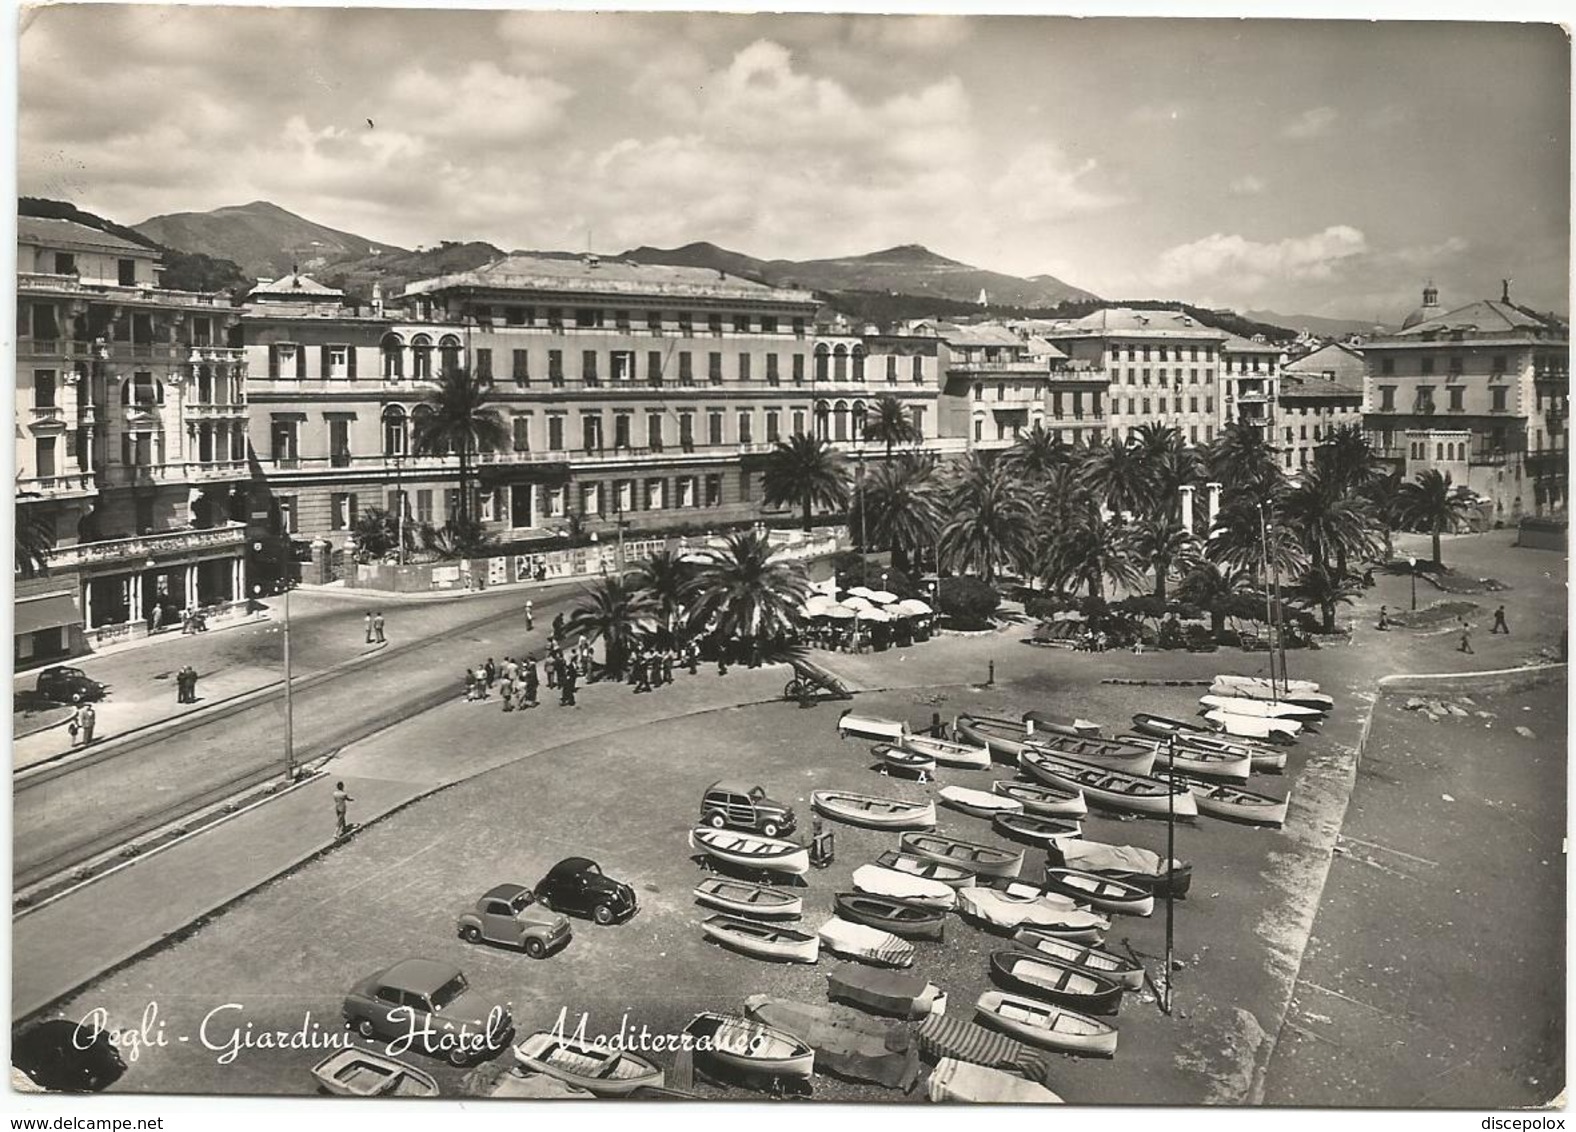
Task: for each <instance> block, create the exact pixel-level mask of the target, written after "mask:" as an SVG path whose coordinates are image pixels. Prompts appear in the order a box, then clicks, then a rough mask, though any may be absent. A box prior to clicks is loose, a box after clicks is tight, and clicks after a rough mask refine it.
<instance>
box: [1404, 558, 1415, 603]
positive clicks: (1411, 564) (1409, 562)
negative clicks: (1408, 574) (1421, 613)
mask: <svg viewBox="0 0 1576 1132" xmlns="http://www.w3.org/2000/svg"><path fill="white" fill-rule="evenodd" d="M1406 564H1407V566H1408V567H1409V568H1410V569H1411V571H1412V612H1413V613H1416V612H1417V559H1416V558H1415V557H1408V558H1407V560H1406Z"/></svg>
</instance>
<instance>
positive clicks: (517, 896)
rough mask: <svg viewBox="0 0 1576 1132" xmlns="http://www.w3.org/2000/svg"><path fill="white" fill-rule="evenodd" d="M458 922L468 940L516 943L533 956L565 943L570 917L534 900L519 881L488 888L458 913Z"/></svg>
mask: <svg viewBox="0 0 1576 1132" xmlns="http://www.w3.org/2000/svg"><path fill="white" fill-rule="evenodd" d="M458 926H459V932H460V938H462V939H464V940H465V941H466V942H467V943H482V942H484V941H485V942H487V943H501V944H503V945H504V946H505V947H518V948H520V949H522V950H523V951H524V952H525V953H526V954H527V955H529V956H530V957H531V958H532V959H542V958H544V957H546V955H547V953H548V952H550V951H556V950H557V949H559V948H561V947H565V946H567V945H568V943H569V939H570V930H569V921H568V920H566V919H565V918H564V917H563V916H561V915H559V914H558V913H557V912H554V911H552V910H551V909H549V908H547V907H545V906H544V905H542V904H539V903H537V899H536V895H535V894H534V893H533V892H532V891H531V890H530V889H529V888H526V887H525V886H524V885H521V884H500V885H496V886H495V887H493V888H491V889H488V890H487V892H485V893H483V894H482V897H481V899H480V900H478V901H476V907H475V908H474V909H473V910H471V911H469V912H461V913H460V919H459V925H458Z"/></svg>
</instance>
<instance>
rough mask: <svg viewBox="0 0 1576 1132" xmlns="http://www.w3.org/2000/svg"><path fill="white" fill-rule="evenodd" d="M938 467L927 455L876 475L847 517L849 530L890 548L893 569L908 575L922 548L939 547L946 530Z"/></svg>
mask: <svg viewBox="0 0 1576 1132" xmlns="http://www.w3.org/2000/svg"><path fill="white" fill-rule="evenodd" d="M935 467H936V462H935V457H934V456H932V455H931V454H930V453H928V452H927V453H923V454H919V455H914V454H908V455H905V456H900V457H898V459H896V460H894V461H892V462H891V463H889V464H882V465H880V466H879V467H876V468H874V469H872V470H871V472H870V474H869V475H868V476H866V477H865V486H864V489H863V490H862V491H861V492H860V493H859V494H858V496H857V497H856V498H855V500H854V506H853V509H852V510H851V511H850V512H849V513H848V529H849V530H851V531H859V532H861V534H862V536H863V537H865V538H868V539H869V540H870V541H871V542H872V543H873V544H875V545H876V546H885V547H886V548H887V549H888V550H890V551H891V552H892V563H893V565H894V566H896V567H897V568H898V569H899V570H902V571H904V572H905V573H906V572H907V571H908V569H909V563H910V562H912V561H914V560H915V559H917V558H918V557H919V553H918V552H919V550H920V549H921V548H922V547H929V546H934V545H935V542H936V533H937V531H938V530H939V529H940V527H941V505H940V500H939V499H938V494H939V492H938V487H937V484H936V480H935ZM860 549H861V550H863V549H865V548H864V547H863V546H861V547H860Z"/></svg>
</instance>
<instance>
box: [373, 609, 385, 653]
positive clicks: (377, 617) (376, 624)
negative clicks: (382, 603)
mask: <svg viewBox="0 0 1576 1132" xmlns="http://www.w3.org/2000/svg"><path fill="white" fill-rule="evenodd" d="M372 631H373V633H375V634H376V635H377V638H378V639H377V643H378V644H380V645H381V644H385V643H387V641H388V638H387V637H385V636H384V635H383V611H382V610H381V609H380V610H378V611H377V612H376V613H375V614H373V615H372Z"/></svg>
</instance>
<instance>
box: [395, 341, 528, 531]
mask: <svg viewBox="0 0 1576 1132" xmlns="http://www.w3.org/2000/svg"><path fill="white" fill-rule="evenodd" d="M491 389H492V387H491V385H490V384H489V383H487V382H485V381H482V380H480V379H478V378H475V377H472V376H471V374H470V373H469V372H468V371H467V370H465V369H464V368H463V367H455V368H452V369H447V370H445V371H444V372H443V374H442V375H441V376H440V377H439V378H438V387H437V388H436V389H434V390H433V391H432V392H431V393H429V394H428V395H427V398H426V400H425V401H424V402H422V405H423V407H424V408H425V409H426V410H428V411H425V412H420V413H413V414H412V415H411V419H412V421H413V422H414V424H415V427H414V431H413V434H412V445H411V446H412V449H413V450H414V451H415V453H416V455H418V456H427V455H431V456H446V455H448V454H450V453H453V454H455V455H456V456H458V457H459V463H460V507H459V513H458V515H456V516H455V519H456V520H457V521H458V523H459V524H463V523H465V522H466V521H468V520H469V519H470V517H471V490H470V475H471V458H472V457H473V456H475V455H476V454H477V453H479V452H486V451H491V450H495V449H499V448H502V447H503V446H504V443H505V442H506V441H507V440H508V436H509V434H508V432H507V430H506V429H505V428H504V423H503V418H502V417H500V416H499V415H498V411H497V410H496V409H491V408H488V407H487V402H488V401H489V400H490V399H491V397H492V393H491Z"/></svg>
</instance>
